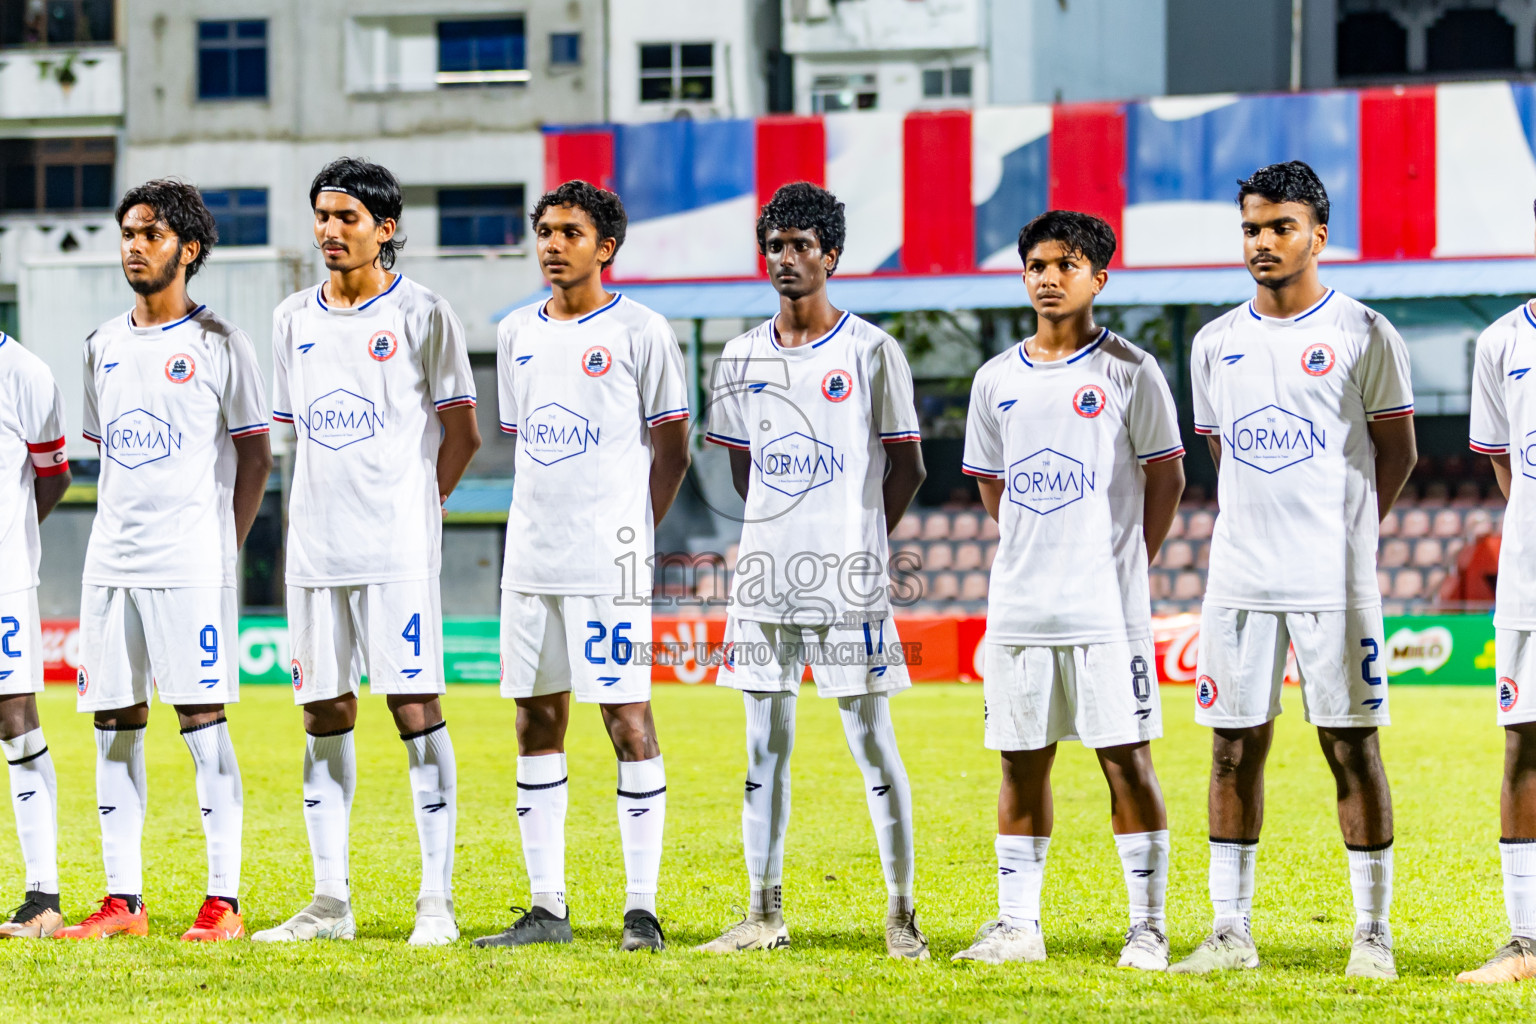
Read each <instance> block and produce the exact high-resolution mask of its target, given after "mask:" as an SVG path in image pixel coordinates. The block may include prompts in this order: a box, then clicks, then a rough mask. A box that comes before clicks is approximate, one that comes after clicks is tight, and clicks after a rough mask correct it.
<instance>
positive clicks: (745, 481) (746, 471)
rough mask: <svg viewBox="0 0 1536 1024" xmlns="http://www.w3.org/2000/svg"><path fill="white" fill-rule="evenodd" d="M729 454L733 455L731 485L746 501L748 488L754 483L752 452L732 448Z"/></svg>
mask: <svg viewBox="0 0 1536 1024" xmlns="http://www.w3.org/2000/svg"><path fill="white" fill-rule="evenodd" d="M727 454H729V455H730V457H731V485H732V486H733V487H735V488H736V493H737V494H738V495H740V497H741V500H742V501H746V500H747V488H748V487H750V486H751V484H752V453H751V452H744V451H741V450H739V449H736V448H732V449H730V450H729V451H728V452H727Z"/></svg>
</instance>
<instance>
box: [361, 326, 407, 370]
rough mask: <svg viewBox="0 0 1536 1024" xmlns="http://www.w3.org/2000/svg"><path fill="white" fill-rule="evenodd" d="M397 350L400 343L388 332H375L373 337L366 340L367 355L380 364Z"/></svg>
mask: <svg viewBox="0 0 1536 1024" xmlns="http://www.w3.org/2000/svg"><path fill="white" fill-rule="evenodd" d="M399 348H400V342H399V341H398V340H397V339H396V338H395V336H394V334H392V333H391V332H389V331H375V332H374V335H373V337H371V338H369V339H368V354H369V355H370V356H372V357H373V358H375V359H377V360H378V361H379V362H381V363H382V362H383V361H384V360H386V359H388V358H389V357H390V356H392V355H394V354H395V352H396V351H398V350H399Z"/></svg>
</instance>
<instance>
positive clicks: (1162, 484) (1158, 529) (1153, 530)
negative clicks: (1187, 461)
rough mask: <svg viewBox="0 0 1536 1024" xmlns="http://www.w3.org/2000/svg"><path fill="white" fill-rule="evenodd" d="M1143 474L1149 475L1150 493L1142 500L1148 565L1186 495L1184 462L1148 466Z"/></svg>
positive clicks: (1170, 460)
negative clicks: (1180, 499)
mask: <svg viewBox="0 0 1536 1024" xmlns="http://www.w3.org/2000/svg"><path fill="white" fill-rule="evenodd" d="M1142 471H1143V472H1144V473H1146V475H1147V489H1146V494H1145V496H1144V497H1143V499H1142V514H1141V532H1142V535H1143V536H1144V537H1146V540H1147V561H1148V562H1151V561H1152V560H1153V559H1154V558H1156V557H1157V552H1158V550H1159V549H1160V548H1161V547H1162V546H1163V540H1164V538H1166V537H1167V536H1168V530H1169V528H1170V527H1172V526H1173V517H1174V516H1175V515H1177V514H1178V511H1179V498H1181V497H1183V495H1184V460H1183V459H1169V460H1168V461H1167V462H1149V463H1147V465H1145V466H1143V467H1142Z"/></svg>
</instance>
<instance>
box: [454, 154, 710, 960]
mask: <svg viewBox="0 0 1536 1024" xmlns="http://www.w3.org/2000/svg"><path fill="white" fill-rule="evenodd" d="M531 219H532V221H533V231H534V236H535V240H536V243H537V250H538V256H539V267H540V269H541V270H543V272H544V276H545V279H546V280H548V281H549V284H550V288H551V291H552V295H551V297H550V298H549V299H548V300H547V301H545V302H540V303H536V304H533V305H529V306H524V307H523V308H522V309H519V310H516V311H515V312H513V313H512V314H511V315H509V316H508V317H507V318H506V319H505V320H503V321H502V322H501V327H500V328H499V329H498V331H497V342H496V376H497V382H498V393H499V397H500V403H501V405H500V413H501V429H502V430H504V431H506V432H507V433H509V434H513V435H515V436H516V438H517V456H516V458H517V462H516V472H517V483H516V486H515V487H514V488H513V491H512V507H511V510H510V511H509V513H508V517H507V555H506V566H505V570H504V572H503V574H502V578H501V661H502V677H501V694H502V696H503V697H507V698H510V699H512V700H514V701H515V702H516V705H517V749H518V758H517V824H518V829H519V831H520V832H521V834H522V842H523V857H524V859H525V861H526V863H527V867H528V879H529V887H530V889H531V891H532V900H531V903H532V906H531V907H530V908H529V909H527V910H526V911H523V912H522V913H521V914H520V916H519V917H518V918H517V919H516V920H514V921H513V922H512V924H511V925H509V926H508V927H507V928H506V929H505V930H504V931H501V932H498V933H496V934H494V935H487V936H483V937H481V938H479V939H476V940H475V944H476V945H478V946H524V945H528V944H532V943H548V942H557V943H558V942H570V941H571V916H570V910H569V908H568V907H567V905H566V902H565V891H566V890H565V812H566V805H567V794H568V792H569V789H568V785H567V780H566V760H565V733H566V726H567V724H568V723H569V721H570V702H571V696H572V695H573V694H574V695H575V698H576V700H577V701H579V702H581V703H587V704H597V705H598V706H599V708H600V710H601V712H602V718H603V725H604V727H605V728H606V729H607V732H608V737H609V739H610V740H611V741H612V743H613V751H614V754H615V755H616V756H617V757H618V821H619V840H620V844H621V846H622V847H623V853H624V870H625V875H626V876H627V883H626V896H625V901H624V923H623V929H622V933H621V935H620V939H619V948H620V949H622V950H625V951H637V950H646V949H648V950H660V949H661V948H662V947H663V945H664V942H665V939H664V936H663V934H662V930H661V924H660V922H659V920H658V918H657V915H656V889H657V878H658V875H659V873H660V869H661V840H662V828H663V824H664V822H665V820H666V811H667V779H666V772H665V770H664V767H663V764H662V758H661V747H660V746H659V745H658V743H657V740H656V725H655V722H654V721H653V720H652V718H651V669H650V660H651V659H650V657H649V653H650V646H651V608H650V598H651V563H652V559H653V556H654V554H655V537H654V532H655V524H657V523H659V522H661V520H662V518H663V517H665V516H666V514H667V509H669V508H670V507H671V506H672V500H673V499H674V498H675V497H676V496H677V489H678V487H679V486H680V485H681V484H682V481H683V476H684V475H685V474H686V473H687V472H688V462H689V458H688V383H687V376H686V374H685V373H684V370H683V355H682V350H681V349H680V348H678V344H677V338H676V337H675V336H674V335H673V333H672V328H671V327H670V326H669V325H668V323H667V321H666V320H665V319H664V318H663V317H662V316H660V315H659V314H657V313H655V312H653V311H651V310H649V309H647V308H645V307H644V306H642V305H640V304H639V303H637V302H635V301H633V300H632V299H627V298H625V297H624V296H622V295H615V294H612V293H610V292H608V291H607V290H606V289H605V288H604V287H603V280H602V273H603V271H604V270H606V269H608V268H609V267H611V266H612V265H613V260H614V256H615V255H616V254H617V253H618V251H619V246H621V245H622V244H623V243H624V234H625V228H626V226H627V223H628V222H627V218H626V216H625V213H624V206H623V204H622V203H620V202H619V197H618V196H616V195H614V194H613V193H612V192H608V191H606V190H604V189H600V188H596V187H595V186H593V185H590V184H588V183H587V182H584V181H568V182H565V183H564V184H562V185H561V186H559V187H558V188H556V189H554V190H553V191H550V192H546V193H545V194H544V195H543V196H542V197H541V198H540V199H539V201H538V203H537V204H536V205H535V206H534V209H533V214H532V218H531ZM514 910H522V908H514Z"/></svg>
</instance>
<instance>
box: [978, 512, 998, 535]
mask: <svg viewBox="0 0 1536 1024" xmlns="http://www.w3.org/2000/svg"><path fill="white" fill-rule="evenodd" d="M1001 536H1002V534H1001V533H998V532H997V520H996V519H993V518H992V517H991V516H982V517H981V532H980V533H978V534H977V535H976V539H977V540H997V539H998V538H999V537H1001Z"/></svg>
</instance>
